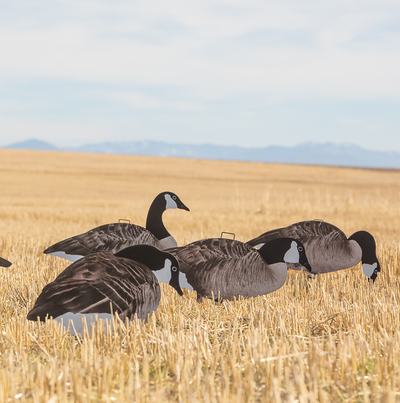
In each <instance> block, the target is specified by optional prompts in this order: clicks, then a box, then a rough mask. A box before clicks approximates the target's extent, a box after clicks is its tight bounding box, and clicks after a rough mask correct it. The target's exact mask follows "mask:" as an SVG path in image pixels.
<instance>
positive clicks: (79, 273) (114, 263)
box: [27, 245, 183, 332]
mask: <svg viewBox="0 0 400 403" xmlns="http://www.w3.org/2000/svg"><path fill="white" fill-rule="evenodd" d="M158 279H160V281H164V282H167V283H168V284H169V285H171V286H172V287H173V288H175V290H176V291H177V292H178V294H179V295H183V292H182V290H181V288H180V285H179V265H178V262H177V260H176V259H175V257H174V256H172V255H171V254H169V253H167V252H164V251H160V250H158V249H157V248H155V247H153V246H150V245H135V246H130V247H128V248H126V249H123V250H121V251H119V252H117V253H115V254H113V253H110V252H100V253H95V254H91V255H88V256H85V257H84V258H82V259H80V260H78V261H77V262H75V263H72V264H71V265H70V266H69V267H67V268H66V269H65V270H64V271H63V272H62V273H61V274H60V275H59V276H58V277H57V278H56V279H55V280H54V281H53V282H51V283H49V284H48V285H46V286H45V287H44V288H43V290H42V293H41V294H40V295H39V297H38V299H37V301H36V303H35V305H34V307H33V309H32V310H31V311H30V312H29V313H28V315H27V318H28V320H33V321H36V320H37V319H38V318H39V319H40V320H41V321H44V320H45V319H46V317H48V318H50V317H53V319H56V320H57V321H58V322H61V320H63V323H64V324H68V321H69V320H72V321H73V325H74V328H75V329H76V330H78V329H81V328H82V316H84V317H85V318H86V320H87V323H90V321H91V320H92V321H94V320H95V317H96V316H97V317H98V319H111V317H112V314H113V313H115V312H118V314H119V316H120V318H121V320H123V321H125V318H128V319H130V320H133V319H134V317H135V315H136V316H137V318H138V319H147V315H151V314H152V313H153V312H154V311H155V310H156V309H157V307H158V304H159V302H160V298H161V291H160V285H159V283H158ZM80 331H81V330H79V332H80Z"/></svg>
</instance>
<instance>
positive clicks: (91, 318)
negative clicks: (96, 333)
mask: <svg viewBox="0 0 400 403" xmlns="http://www.w3.org/2000/svg"><path fill="white" fill-rule="evenodd" d="M82 318H85V319H86V324H87V329H88V331H89V332H90V324H91V323H96V318H97V320H100V319H103V320H104V321H109V323H110V326H111V330H113V329H112V315H111V313H72V312H67V313H65V314H64V315H61V316H57V318H55V319H54V320H55V321H57V322H58V323H61V322H62V324H63V326H64V327H65V328H67V330H69V332H70V333H71V334H72V335H74V336H75V335H76V334H80V335H81V336H83V324H82ZM104 325H105V323H104ZM74 328H75V330H76V331H74ZM105 329H106V327H105V326H104V331H105ZM89 334H90V333H89Z"/></svg>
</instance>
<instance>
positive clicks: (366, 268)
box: [362, 263, 378, 277]
mask: <svg viewBox="0 0 400 403" xmlns="http://www.w3.org/2000/svg"><path fill="white" fill-rule="evenodd" d="M377 267H378V264H377V263H374V264H367V263H363V264H362V269H363V272H364V274H365V275H366V276H367V277H371V276H372V274H373V273H374V270H375V269H376V268H377Z"/></svg>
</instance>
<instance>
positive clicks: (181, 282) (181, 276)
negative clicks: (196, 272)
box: [179, 271, 193, 291]
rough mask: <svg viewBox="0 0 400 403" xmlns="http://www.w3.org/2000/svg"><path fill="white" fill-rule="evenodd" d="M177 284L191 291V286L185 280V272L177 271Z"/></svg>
mask: <svg viewBox="0 0 400 403" xmlns="http://www.w3.org/2000/svg"><path fill="white" fill-rule="evenodd" d="M179 285H180V286H181V288H186V289H188V290H191V291H193V287H192V286H191V285H190V284H189V283H188V281H187V278H186V274H185V273H182V272H181V271H180V272H179Z"/></svg>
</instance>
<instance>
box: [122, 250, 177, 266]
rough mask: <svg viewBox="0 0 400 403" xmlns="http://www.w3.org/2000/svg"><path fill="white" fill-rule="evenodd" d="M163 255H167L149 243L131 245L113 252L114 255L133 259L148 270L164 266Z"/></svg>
mask: <svg viewBox="0 0 400 403" xmlns="http://www.w3.org/2000/svg"><path fill="white" fill-rule="evenodd" d="M164 255H169V253H165V252H162V251H160V250H159V249H157V248H156V247H154V246H151V245H133V246H129V247H127V248H125V249H122V250H120V251H118V252H117V253H114V256H117V257H124V258H126V259H130V260H134V261H135V262H139V263H142V264H144V265H145V266H147V267H148V268H149V269H150V270H159V269H161V268H162V267H163V266H164V260H165V257H164Z"/></svg>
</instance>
